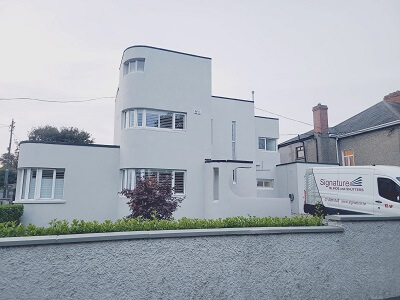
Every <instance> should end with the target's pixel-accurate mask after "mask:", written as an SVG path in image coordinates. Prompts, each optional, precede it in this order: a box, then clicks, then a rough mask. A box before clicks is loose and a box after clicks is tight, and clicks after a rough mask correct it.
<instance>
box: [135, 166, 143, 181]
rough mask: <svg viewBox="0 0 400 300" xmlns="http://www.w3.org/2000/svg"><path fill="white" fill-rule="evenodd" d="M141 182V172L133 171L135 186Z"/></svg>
mask: <svg viewBox="0 0 400 300" xmlns="http://www.w3.org/2000/svg"><path fill="white" fill-rule="evenodd" d="M141 180H142V170H141V169H136V170H135V183H136V185H137V183H138V182H139V181H141Z"/></svg>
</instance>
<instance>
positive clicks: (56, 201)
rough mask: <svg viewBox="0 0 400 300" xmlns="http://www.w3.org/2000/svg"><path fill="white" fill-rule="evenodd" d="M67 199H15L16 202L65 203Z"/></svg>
mask: <svg viewBox="0 0 400 300" xmlns="http://www.w3.org/2000/svg"><path fill="white" fill-rule="evenodd" d="M66 202H67V201H65V200H51V199H49V200H41V199H38V200H15V201H14V203H16V204H65V203H66Z"/></svg>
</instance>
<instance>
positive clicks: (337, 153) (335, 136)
mask: <svg viewBox="0 0 400 300" xmlns="http://www.w3.org/2000/svg"><path fill="white" fill-rule="evenodd" d="M329 137H330V138H335V146H336V162H337V164H338V165H340V163H339V147H338V140H339V138H338V136H337V135H336V134H330V135H329Z"/></svg>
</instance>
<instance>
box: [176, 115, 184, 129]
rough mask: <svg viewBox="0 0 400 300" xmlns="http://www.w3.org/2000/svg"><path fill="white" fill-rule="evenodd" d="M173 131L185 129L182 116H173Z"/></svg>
mask: <svg viewBox="0 0 400 300" xmlns="http://www.w3.org/2000/svg"><path fill="white" fill-rule="evenodd" d="M175 129H185V115H184V114H175Z"/></svg>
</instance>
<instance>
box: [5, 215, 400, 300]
mask: <svg viewBox="0 0 400 300" xmlns="http://www.w3.org/2000/svg"><path fill="white" fill-rule="evenodd" d="M329 225H331V226H325V227H294V228H241V229H215V230H179V231H158V232H125V233H110V234H109V233H108V234H86V235H75V236H58V237H50V238H49V237H34V238H26V237H25V238H5V239H0V257H1V259H0V271H1V275H2V284H1V285H0V298H1V299H383V298H388V297H394V296H400V285H399V284H398V283H399V274H400V271H399V270H400V259H399V254H398V251H399V249H400V239H399V236H398V232H399V231H400V217H353V216H346V217H338V216H335V217H331V218H330V219H329Z"/></svg>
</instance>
